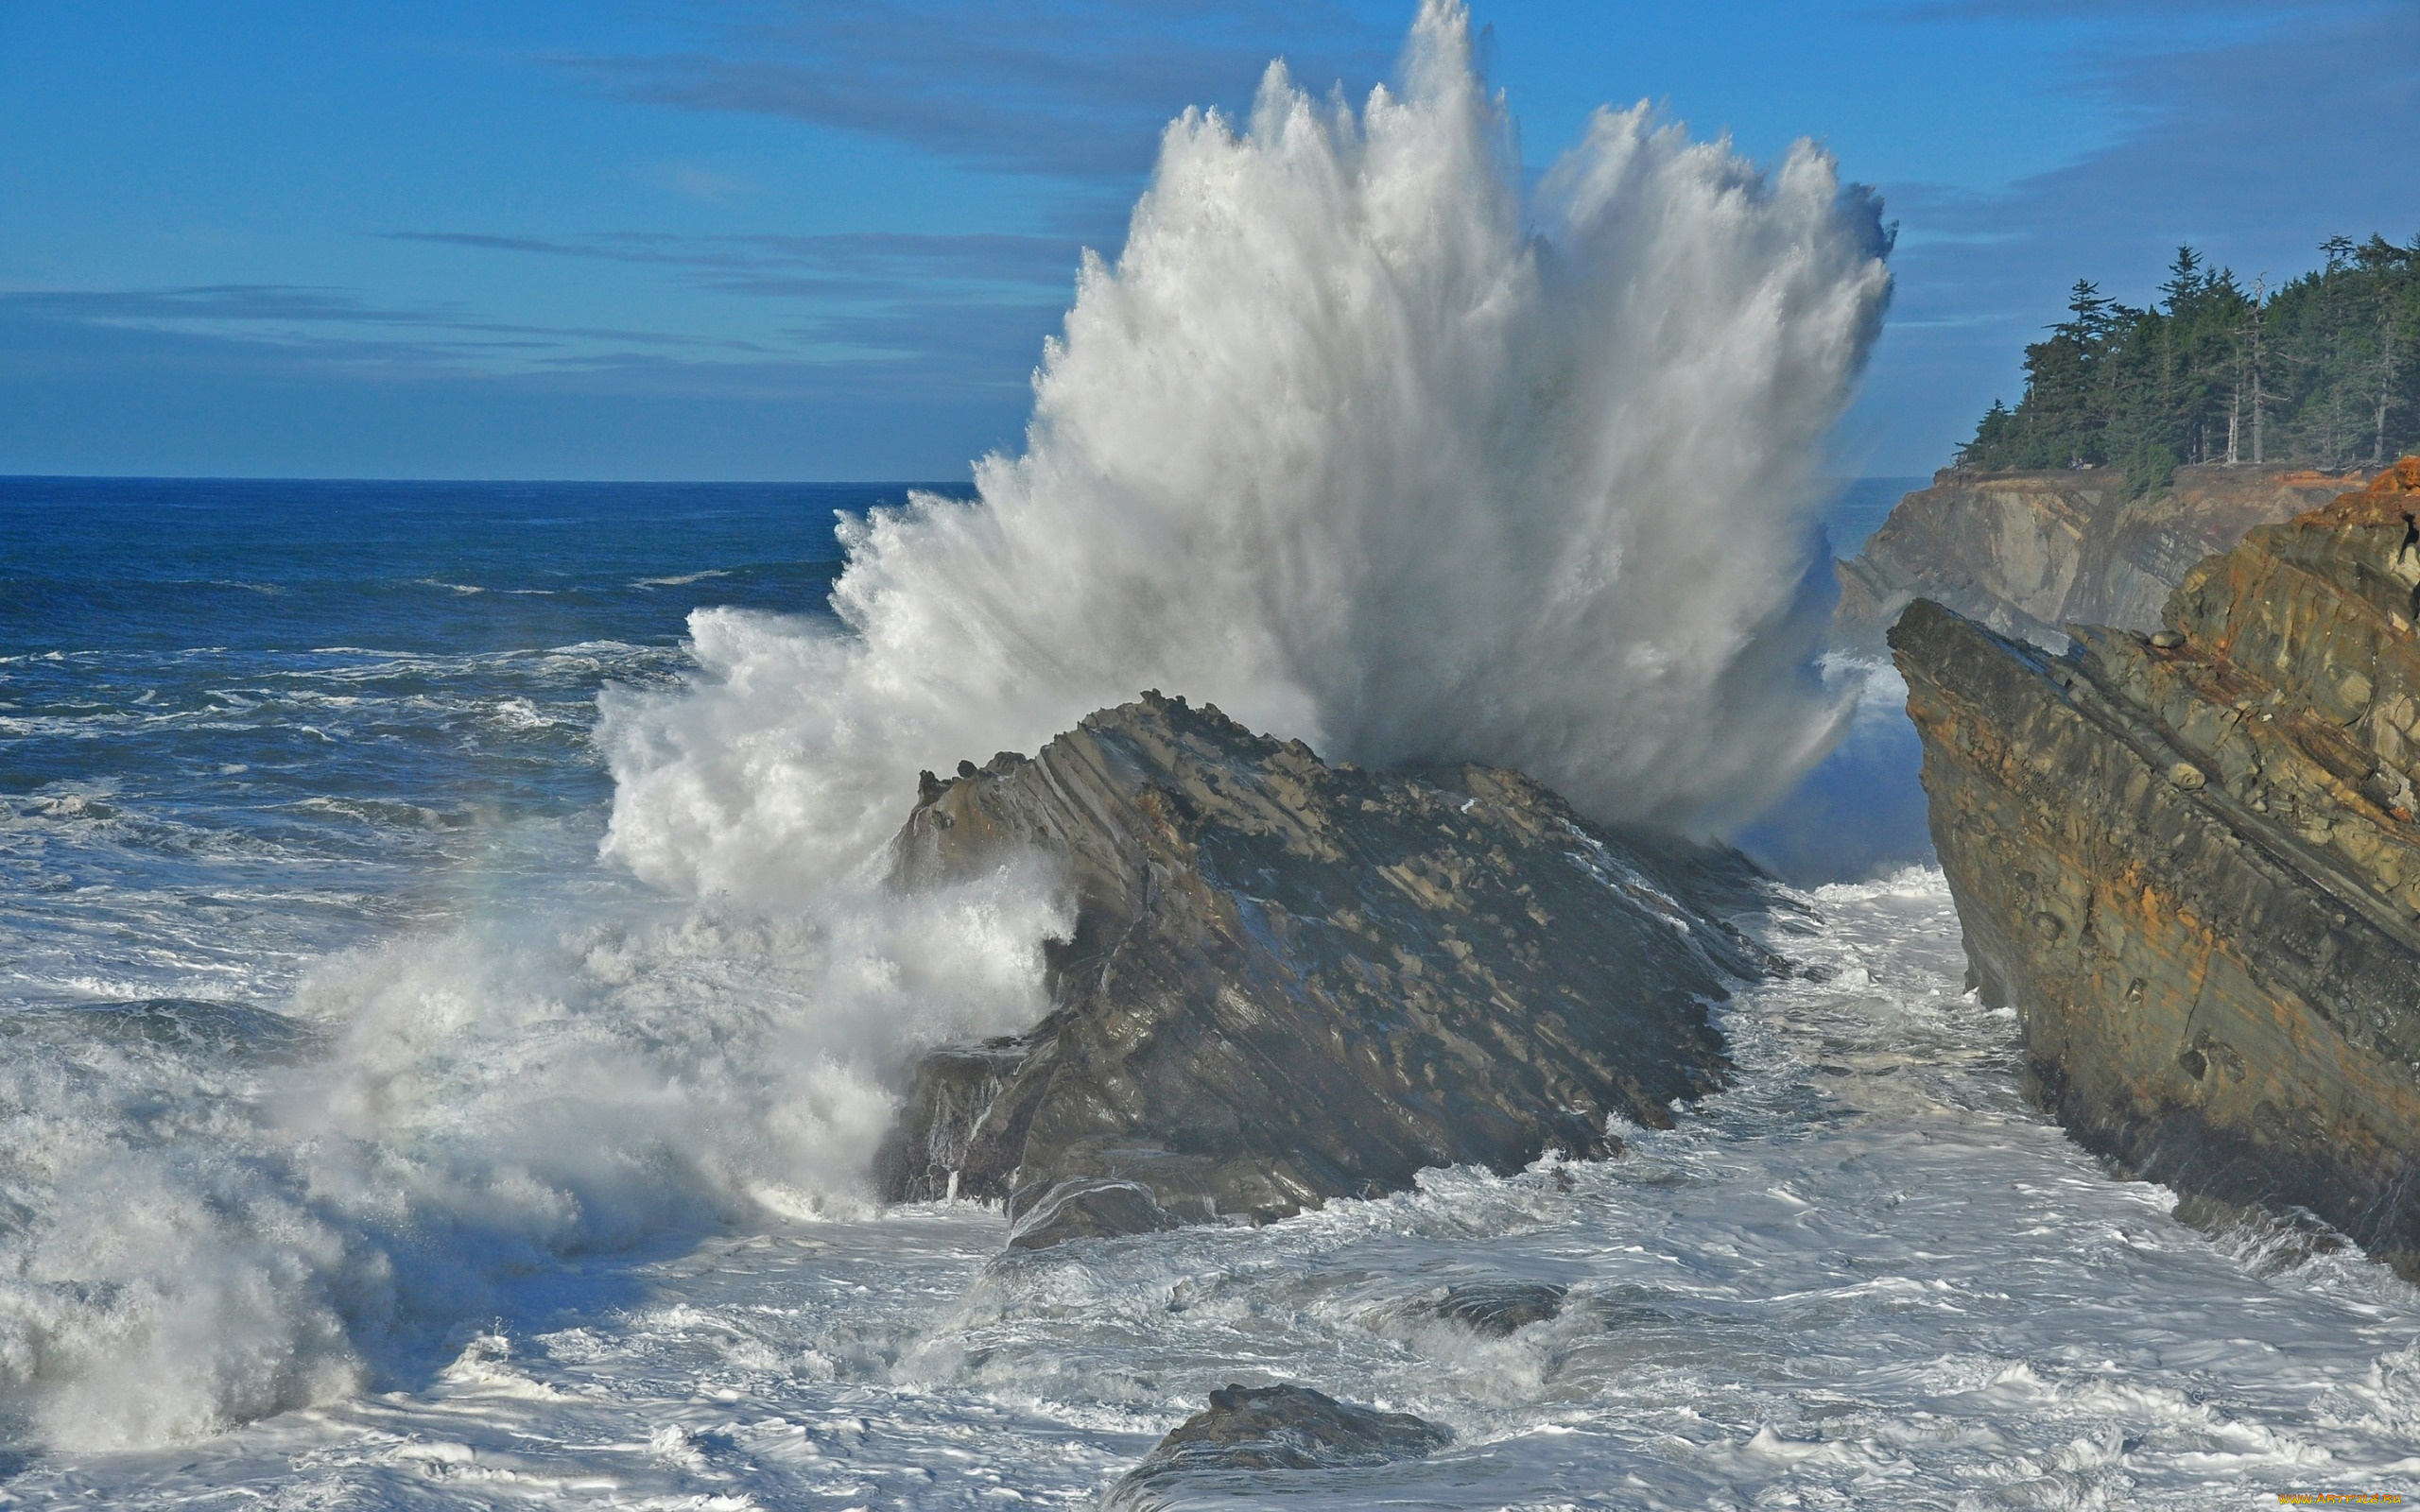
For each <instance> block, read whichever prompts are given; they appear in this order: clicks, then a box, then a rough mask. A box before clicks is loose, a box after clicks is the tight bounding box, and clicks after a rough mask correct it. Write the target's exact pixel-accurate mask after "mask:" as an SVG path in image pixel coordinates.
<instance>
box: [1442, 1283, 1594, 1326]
mask: <svg viewBox="0 0 2420 1512" xmlns="http://www.w3.org/2000/svg"><path fill="white" fill-rule="evenodd" d="M1570 1293H1571V1288H1569V1287H1567V1286H1556V1285H1552V1284H1550V1283H1548V1282H1546V1281H1464V1282H1462V1283H1461V1285H1458V1286H1448V1287H1446V1288H1445V1295H1444V1296H1443V1297H1439V1298H1438V1299H1437V1300H1436V1301H1435V1302H1434V1303H1431V1304H1430V1305H1429V1307H1428V1308H1427V1309H1426V1311H1427V1312H1428V1313H1429V1314H1431V1315H1433V1316H1436V1317H1441V1318H1443V1319H1444V1320H1445V1321H1446V1322H1448V1323H1460V1324H1461V1325H1462V1326H1463V1327H1465V1328H1468V1329H1473V1330H1476V1331H1478V1332H1480V1333H1485V1334H1489V1335H1492V1336H1494V1337H1495V1338H1499V1339H1501V1338H1507V1337H1509V1336H1511V1335H1512V1334H1513V1333H1516V1332H1520V1331H1521V1330H1522V1329H1525V1328H1528V1327H1529V1326H1530V1324H1532V1323H1544V1322H1547V1321H1548V1320H1549V1319H1552V1318H1554V1317H1556V1316H1558V1315H1559V1314H1561V1313H1562V1312H1563V1299H1564V1297H1567V1296H1569V1295H1570Z"/></svg>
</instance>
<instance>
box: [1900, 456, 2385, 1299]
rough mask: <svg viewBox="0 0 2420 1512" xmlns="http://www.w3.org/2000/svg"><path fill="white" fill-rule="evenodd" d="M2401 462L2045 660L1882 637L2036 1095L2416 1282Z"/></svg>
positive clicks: (2090, 1137) (1940, 614)
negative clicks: (2323, 1230)
mask: <svg viewBox="0 0 2420 1512" xmlns="http://www.w3.org/2000/svg"><path fill="white" fill-rule="evenodd" d="M2415 508H2420V460H2414V459H2406V460H2405V461H2404V462H2403V463H2402V464H2400V465H2399V466H2398V467H2397V468H2396V469H2394V471H2391V472H2387V473H2384V474H2382V475H2380V476H2379V477H2378V478H2377V481H2376V482H2374V483H2373V484H2372V485H2371V486H2370V487H2369V488H2368V489H2366V490H2362V491H2360V492H2359V493H2354V494H2347V495H2345V496H2343V497H2342V499H2340V500H2339V501H2338V502H2337V503H2335V504H2333V505H2331V506H2329V507H2326V508H2325V509H2321V510H2317V511H2314V512H2311V513H2308V514H2305V515H2303V516H2301V517H2299V518H2297V519H2295V520H2293V521H2291V522H2290V523H2287V524H2273V525H2266V526H2261V527H2258V528H2256V529H2254V530H2253V531H2252V532H2251V533H2250V535H2248V536H2247V537H2246V538H2245V540H2244V541H2243V542H2242V544H2240V545H2239V546H2238V547H2237V548H2236V549H2235V550H2233V551H2231V552H2229V553H2227V554H2226V555H2224V556H2222V557H2218V558H2211V559H2209V560H2207V561H2204V562H2203V563H2202V564H2200V565H2198V566H2196V567H2195V568H2193V569H2192V570H2191V571H2190V572H2189V573H2187V575H2186V577H2185V580H2184V581H2183V583H2182V584H2181V585H2180V586H2179V587H2178V588H2177V590H2176V591H2175V593H2173V594H2172V595H2171V596H2170V597H2169V601H2168V605H2167V608H2166V612H2165V625H2164V627H2163V628H2162V629H2160V630H2159V631H2157V632H2156V633H2154V634H2152V635H2150V636H2145V635H2142V634H2138V633H2135V632H2133V631H2129V630H2121V629H2107V628H2092V627H2082V626H2078V627H2071V630H2072V632H2073V635H2074V645H2073V648H2072V649H2071V650H2070V651H2069V652H2068V653H2067V654H2066V655H2065V656H2060V657H2053V656H2051V655H2049V654H2048V653H2046V652H2043V651H2040V650H2038V649H2036V648H2034V647H2032V646H2030V645H2026V644H2021V643H2018V642H2015V641H2012V640H2009V639H2006V638H2004V637H2002V636H2000V635H1998V634H1996V633H1994V632H1993V631H1992V630H1991V629H1989V628H1987V627H1984V626H1982V625H1979V624H1977V623H1975V622H1973V621H1971V620H1968V619H1965V618H1963V617H1962V616H1960V615H1957V614H1954V613H1951V612H1949V611H1948V610H1944V609H1942V608H1941V607H1939V606H1937V605H1934V604H1931V603H1927V602H1921V601H1920V602H1918V603H1916V604H1913V605H1911V606H1910V608H1909V610H1908V611H1907V613H1906V614H1905V615H1904V617H1902V618H1901V620H1900V621H1899V623H1898V625H1897V626H1896V627H1893V630H1892V632H1891V644H1892V647H1893V651H1894V652H1895V654H1896V656H1897V659H1898V662H1899V666H1900V668H1901V670H1902V671H1903V673H1904V674H1905V675H1906V677H1907V679H1908V685H1909V699H1908V709H1909V713H1910V715H1911V716H1912V717H1913V718H1914V720H1915V723H1916V727H1917V729H1918V730H1919V732H1920V733H1921V735H1922V737H1923V741H1924V747H1925V758H1924V783H1925V789H1926V792H1927V795H1928V797H1929V799H1930V804H1931V810H1930V820H1931V827H1932V834H1933V840H1934V844H1935V846H1936V848H1937V849H1938V851H1939V852H1940V855H1941V860H1942V865H1943V868H1944V869H1945V872H1946V873H1947V874H1948V878H1949V883H1950V887H1951V890H1952V892H1953V894H1954V895H1955V897H1956V900H1957V904H1958V912H1959V919H1960V923H1961V924H1962V927H1963V929H1964V932H1965V937H1966V948H1967V954H1968V956H1969V959H1970V961H1971V962H1972V965H1973V969H1974V973H1975V977H1976V979H1977V985H1978V986H1979V988H1980V989H1981V991H1982V993H1983V994H1984V996H1985V998H1986V1000H1987V1001H1990V1002H1993V1003H1995V1004H2013V1005H2015V1007H2016V1009H2017V1011H2018V1013H2019V1015H2020V1018H2021V1020H2022V1022H2023V1025H2024V1036H2025V1043H2026V1052H2027V1057H2028V1062H2029V1068H2030V1071H2031V1077H2032V1080H2033V1083H2034V1085H2035V1087H2036V1089H2037V1090H2038V1091H2039V1092H2040V1094H2041V1096H2042V1098H2043V1100H2044V1101H2045V1103H2046V1104H2047V1105H2048V1107H2050V1108H2053V1109H2054V1110H2055V1111H2056V1113H2057V1115H2058V1117H2059V1118H2060V1120H2061V1121H2062V1122H2063V1123H2064V1124H2065V1125H2066V1126H2067V1127H2068V1128H2069V1129H2070V1130H2071V1131H2073V1133H2074V1134H2075V1135H2076V1137H2077V1138H2078V1139H2079V1140H2081V1141H2082V1142H2083V1143H2085V1144H2086V1145H2088V1146H2090V1147H2092V1148H2094V1149H2097V1150H2100V1151H2102V1152H2104V1153H2107V1154H2109V1155H2111V1156H2114V1157H2116V1158H2117V1159H2118V1160H2120V1161H2122V1162H2123V1163H2125V1164H2126V1165H2128V1166H2130V1167H2132V1168H2134V1169H2135V1170H2137V1171H2140V1172H2142V1173H2144V1174H2146V1175H2148V1176H2151V1177H2154V1178H2156V1179H2159V1180H2163V1181H2166V1182H2169V1184H2171V1185H2174V1186H2176V1187H2178V1188H2179V1189H2181V1190H2183V1191H2186V1192H2187V1193H2190V1194H2201V1195H2205V1196H2209V1197H2214V1198H2218V1199H2221V1200H2223V1201H2225V1202H2229V1203H2238V1204H2261V1205H2266V1206H2269V1207H2273V1208H2303V1209H2308V1211H2312V1212H2315V1213H2317V1214H2318V1215H2319V1216H2320V1217H2322V1218H2324V1219H2325V1220H2326V1221H2327V1222H2329V1223H2331V1224H2333V1225H2335V1226H2336V1227H2338V1228H2339V1229H2342V1230H2344V1231H2345V1232H2346V1233H2348V1234H2349V1235H2351V1236H2352V1237H2353V1238H2354V1239H2355V1240H2356V1241H2358V1242H2359V1243H2360V1244H2362V1245H2363V1246H2367V1247H2368V1248H2370V1249H2371V1250H2372V1251H2373V1252H2374V1253H2377V1254H2378V1255H2380V1256H2381V1257H2383V1258H2385V1259H2388V1260H2390V1261H2392V1262H2393V1263H2394V1264H2395V1265H2396V1266H2397V1268H2398V1269H2400V1270H2402V1271H2403V1272H2404V1273H2405V1274H2406V1275H2408V1276H2413V1277H2415V1278H2420V1192H2416V1191H2415V1189H2414V1177H2420V926H2416V925H2415V919H2420V826H2415V823H2414V819H2413V813H2414V808H2415V798H2414V786H2413V784H2414V782H2415V780H2420V640H2415V637H2414V634H2413V629H2412V626H2413V620H2414V616H2415V604H2416V603H2420V529H2415V528H2414V527H2413V525H2412V523H2411V521H2412V516H2411V512H2410V511H2411V510H2413V509H2415Z"/></svg>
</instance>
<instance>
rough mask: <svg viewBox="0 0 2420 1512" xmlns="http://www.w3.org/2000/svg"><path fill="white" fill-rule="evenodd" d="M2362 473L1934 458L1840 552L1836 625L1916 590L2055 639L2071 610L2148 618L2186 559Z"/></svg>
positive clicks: (1869, 620) (1883, 625)
mask: <svg viewBox="0 0 2420 1512" xmlns="http://www.w3.org/2000/svg"><path fill="white" fill-rule="evenodd" d="M2362 476H2363V474H2359V473H2355V474H2342V473H2333V472H2310V471H2308V470H2307V469H2296V468H2285V467H2234V468H2230V467H2215V466H2212V467H2188V468H2183V469H2180V470H2179V471H2178V472H2177V474H2176V479H2175V481H2174V482H2173V483H2172V484H2171V485H2170V486H2169V487H2168V488H2166V489H2163V490H2156V491H2154V492H2152V493H2150V494H2147V495H2144V496H2143V497H2140V498H2134V499H2129V498H2127V497H2126V496H2125V492H2126V485H2125V479H2124V478H2123V476H2121V475H2120V474H2119V473H2118V472H2115V471H2113V470H2110V469H2106V468H2093V469H2075V470H2062V471H2059V472H1979V473H1977V472H1959V471H1957V470H1955V469H1946V468H1945V469H1944V470H1943V471H1941V472H1937V473H1935V474H1934V475H1933V481H1932V487H1931V488H1928V489H1921V490H1917V491H1916V492H1914V493H1910V494H1909V495H1908V496H1907V497H1905V498H1903V499H1901V500H1900V501H1899V504H1898V507H1896V508H1894V509H1893V510H1892V511H1891V518H1890V519H1889V520H1888V521H1886V522H1884V524H1883V525H1882V528H1881V529H1879V530H1877V531H1876V532H1875V533H1874V535H1873V537H1872V538H1871V539H1870V540H1868V541H1866V543H1865V548H1864V550H1862V551H1861V552H1859V553H1858V556H1857V557H1856V558H1853V559H1851V560H1849V561H1844V562H1842V563H1841V564H1840V579H1841V603H1840V608H1839V610H1838V611H1837V613H1836V614H1835V616H1834V620H1833V633H1834V639H1835V640H1836V641H1837V642H1839V643H1840V644H1843V645H1847V646H1852V647H1856V648H1859V649H1867V648H1875V649H1878V648H1879V646H1880V644H1881V641H1882V635H1883V632H1884V631H1885V630H1886V629H1888V628H1889V627H1890V626H1891V624H1892V622H1893V620H1896V619H1897V618H1898V617H1899V613H1900V611H1901V610H1904V609H1906V608H1907V607H1908V605H1909V604H1910V602H1912V601H1913V600H1915V599H1917V598H1920V597H1921V598H1928V599H1931V600H1933V601H1934V602H1936V603H1939V604H1945V605H1947V606H1948V607H1949V608H1951V609H1954V610H1957V611H1958V612H1960V613H1961V614H1963V615H1965V616H1967V617H1968V618H1970V619H1977V620H1980V621H1982V622H1983V623H1984V624H1985V625H1988V626H1990V627H1992V628H1993V629H1996V630H1998V631H1999V632H2000V633H2001V634H2003V635H2012V636H2015V637H2018V638H2020V639H2023V640H2027V641H2031V642H2032V643H2033V644H2036V645H2045V646H2050V647H2052V648H2054V649H2055V648H2060V647H2063V646H2064V645H2065V644H2066V641H2065V635H2064V632H2063V628H2062V627H2065V626H2066V625H2067V624H2068V623H2070V622H2072V621H2086V622H2089V623H2092V624H2097V625H2111V626H2117V627H2120V628H2126V629H2151V628H2152V627H2155V626H2157V625H2158V624H2159V613H2160V608H2161V606H2162V605H2163V604H2164V603H2166V602H2167V599H2168V595H2169V592H2170V591H2171V590H2172V589H2174V588H2175V586H2176V585H2177V583H2178V582H2180V581H2181V580H2182V579H2183V578H2184V576H2185V574H2186V573H2187V571H2188V570H2190V569H2191V567H2192V566H2193V564H2194V563H2195V562H2197V561H2200V560H2201V559H2202V558H2204V557H2207V556H2209V555H2210V554H2211V553H2212V552H2219V551H2224V550H2226V549H2227V548H2229V547H2231V546H2233V545H2234V544H2235V543H2236V542H2237V541H2239V540H2241V539H2242V538H2243V534H2244V532H2245V531H2247V530H2250V529H2251V528H2252V527H2254V526H2255V525H2260V524H2273V523H2274V522H2277V521H2282V520H2289V519H2291V518H2292V517H2294V516H2295V515H2298V514H2301V513H2303V512H2304V511H2306V510H2308V509H2312V508H2316V507H2319V506H2321V505H2324V504H2325V503H2326V502H2327V501H2329V500H2330V499H2333V498H2334V497H2336V495H2337V494H2339V493H2341V492H2342V491H2343V490H2345V489H2346V488H2347V487H2352V486H2358V485H2359V483H2360V481H2361V479H2362Z"/></svg>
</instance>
